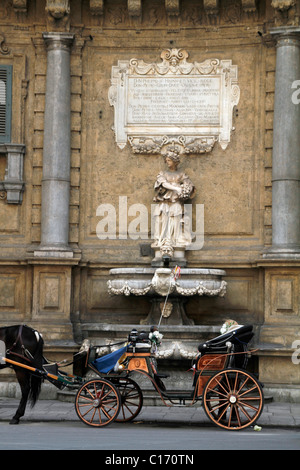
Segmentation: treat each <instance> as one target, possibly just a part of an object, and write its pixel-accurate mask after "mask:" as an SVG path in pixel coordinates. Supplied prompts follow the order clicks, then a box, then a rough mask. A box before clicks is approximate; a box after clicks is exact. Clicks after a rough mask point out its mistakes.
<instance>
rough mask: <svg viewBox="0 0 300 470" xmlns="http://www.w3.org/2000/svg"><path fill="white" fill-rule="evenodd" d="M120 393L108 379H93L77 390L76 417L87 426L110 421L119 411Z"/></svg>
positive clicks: (104, 424)
mask: <svg viewBox="0 0 300 470" xmlns="http://www.w3.org/2000/svg"><path fill="white" fill-rule="evenodd" d="M120 404H121V400H120V395H119V392H118V390H117V389H116V388H115V387H114V385H113V384H112V383H111V382H109V381H108V380H104V379H94V380H90V381H89V382H86V383H85V384H83V385H82V387H81V388H80V389H79V390H78V392H77V394H76V399H75V409H76V413H77V415H78V417H79V418H80V419H81V421H83V422H84V423H85V424H88V425H89V426H95V427H101V426H106V425H108V424H110V423H112V422H113V421H114V420H115V419H116V417H117V416H118V413H119V411H120Z"/></svg>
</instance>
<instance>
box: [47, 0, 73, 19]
mask: <svg viewBox="0 0 300 470" xmlns="http://www.w3.org/2000/svg"><path fill="white" fill-rule="evenodd" d="M46 12H47V13H49V14H50V15H51V16H52V17H53V18H55V19H56V20H57V19H61V18H63V17H64V16H66V15H69V13H70V0H46Z"/></svg>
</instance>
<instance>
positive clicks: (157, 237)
mask: <svg viewBox="0 0 300 470" xmlns="http://www.w3.org/2000/svg"><path fill="white" fill-rule="evenodd" d="M165 161H166V164H167V166H168V169H167V170H166V171H162V172H160V173H159V174H158V176H157V179H156V182H155V185H154V189H155V197H154V202H156V203H157V205H156V207H155V210H154V214H153V215H154V221H155V222H154V223H155V225H154V244H153V245H152V247H153V248H154V249H156V250H157V248H159V250H160V252H161V256H162V255H164V254H167V255H169V256H170V257H171V258H172V257H173V254H174V250H176V248H177V247H178V248H185V247H186V246H187V245H189V244H190V243H191V241H192V240H191V221H190V220H189V218H188V216H187V215H186V214H184V204H185V203H187V202H188V200H189V199H191V198H193V197H194V196H195V187H194V185H193V183H192V182H191V180H190V179H189V177H188V176H187V175H186V174H185V173H184V172H183V171H180V170H178V165H179V163H180V159H179V155H178V151H177V150H176V148H172V147H171V148H168V151H167V153H166V155H165Z"/></svg>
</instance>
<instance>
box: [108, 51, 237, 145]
mask: <svg viewBox="0 0 300 470" xmlns="http://www.w3.org/2000/svg"><path fill="white" fill-rule="evenodd" d="M187 57H188V53H187V52H186V51H184V50H182V49H171V50H170V49H168V50H166V51H163V52H162V54H161V59H162V62H160V63H146V62H144V61H143V60H137V59H131V60H130V61H119V63H118V66H114V67H113V68H112V79H111V87H110V89H109V101H110V104H111V106H114V109H115V120H114V131H115V136H116V142H117V145H118V146H119V147H120V148H121V149H122V148H124V147H125V145H126V144H127V142H128V141H129V143H130V144H131V146H132V149H133V152H135V153H148V154H151V153H163V152H164V147H165V146H166V145H169V144H170V143H174V144H176V145H179V147H180V150H181V153H204V152H210V151H211V150H212V148H213V146H214V144H215V142H217V141H218V142H219V143H220V145H221V147H222V148H223V149H225V148H226V147H227V145H228V143H229V142H230V134H231V131H232V111H233V107H234V106H236V105H237V104H238V101H239V95H240V90H239V87H238V85H237V66H234V65H232V63H231V60H221V61H219V60H218V59H208V60H206V61H204V62H202V63H198V62H194V63H189V62H188V61H187Z"/></svg>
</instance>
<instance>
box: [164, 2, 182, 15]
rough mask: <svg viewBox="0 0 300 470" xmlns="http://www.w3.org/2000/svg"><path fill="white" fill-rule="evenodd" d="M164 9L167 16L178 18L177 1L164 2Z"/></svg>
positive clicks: (178, 4)
mask: <svg viewBox="0 0 300 470" xmlns="http://www.w3.org/2000/svg"><path fill="white" fill-rule="evenodd" d="M165 8H166V12H167V15H168V16H179V9H180V2H179V0H165Z"/></svg>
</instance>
